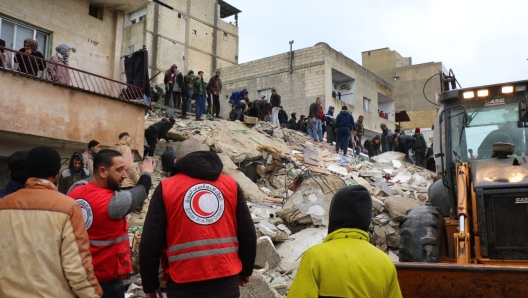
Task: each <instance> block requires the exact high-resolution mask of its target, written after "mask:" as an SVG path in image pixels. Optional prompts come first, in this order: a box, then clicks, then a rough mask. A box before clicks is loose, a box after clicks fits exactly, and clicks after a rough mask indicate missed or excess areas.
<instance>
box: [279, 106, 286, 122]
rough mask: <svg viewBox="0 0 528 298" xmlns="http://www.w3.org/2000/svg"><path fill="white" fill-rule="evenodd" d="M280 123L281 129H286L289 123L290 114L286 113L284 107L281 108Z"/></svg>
mask: <svg viewBox="0 0 528 298" xmlns="http://www.w3.org/2000/svg"><path fill="white" fill-rule="evenodd" d="M278 117H279V123H280V126H281V127H285V126H286V122H288V114H287V113H286V111H285V110H284V108H283V107H282V106H279V115H278Z"/></svg>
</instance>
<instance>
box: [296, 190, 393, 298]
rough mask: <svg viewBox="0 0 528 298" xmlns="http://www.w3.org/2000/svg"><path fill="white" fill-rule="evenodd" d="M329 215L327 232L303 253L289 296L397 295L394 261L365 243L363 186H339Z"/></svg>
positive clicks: (367, 203) (367, 209) (368, 205)
mask: <svg viewBox="0 0 528 298" xmlns="http://www.w3.org/2000/svg"><path fill="white" fill-rule="evenodd" d="M329 217H330V218H329V225H328V236H326V238H325V239H324V240H323V243H321V244H316V245H314V246H312V247H311V248H309V249H308V250H307V251H306V252H305V253H304V255H303V257H302V260H301V264H300V266H299V269H298V270H297V275H296V276H295V279H294V280H293V285H292V287H291V288H290V291H289V292H288V298H296V297H373V298H374V297H375V298H382V297H387V298H399V297H402V294H401V290H400V285H399V283H398V275H397V274H396V267H395V266H394V264H393V263H392V261H391V259H390V258H389V256H387V255H386V254H385V253H384V252H383V251H381V250H380V249H378V248H376V247H375V246H374V245H372V244H370V240H369V238H370V236H369V234H368V229H369V226H370V223H371V219H372V198H371V196H370V194H369V192H368V190H367V189H366V188H365V187H363V186H361V185H352V186H347V187H345V188H342V189H341V190H339V191H338V192H337V193H336V194H335V195H334V197H333V198H332V202H331V204H330V211H329Z"/></svg>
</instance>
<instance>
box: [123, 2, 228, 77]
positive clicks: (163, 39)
mask: <svg viewBox="0 0 528 298" xmlns="http://www.w3.org/2000/svg"><path fill="white" fill-rule="evenodd" d="M165 2H166V3H167V4H168V5H171V6H172V7H174V10H169V9H167V8H164V7H162V6H160V7H159V18H158V44H157V46H154V44H153V34H154V21H155V18H154V10H155V5H156V4H154V3H152V4H149V5H148V8H147V17H146V28H145V31H146V34H145V37H144V38H143V39H142V41H141V42H139V41H138V42H137V43H136V45H137V46H135V48H136V50H138V49H140V48H141V47H142V45H143V44H145V45H146V46H147V49H148V50H149V61H150V66H151V68H150V72H151V74H152V75H153V74H156V73H157V72H158V71H161V72H165V70H167V69H168V68H169V67H170V66H171V65H172V64H176V65H178V69H179V70H180V71H182V72H184V73H187V72H188V71H189V70H190V69H192V70H194V71H195V73H197V71H198V70H202V71H204V78H205V79H206V80H209V78H210V77H211V76H212V75H213V74H214V71H215V70H214V69H213V65H214V63H213V62H214V60H213V53H214V36H213V32H214V23H215V22H214V21H215V5H214V3H215V1H214V0H193V1H190V0H187V1H180V0H166V1H165ZM216 9H219V6H218V7H216ZM179 14H180V15H184V18H179V17H178V15H179ZM219 16H220V13H219V12H218V17H219ZM136 25H137V24H135V25H132V26H136ZM217 28H218V38H217V43H216V45H217V46H216V48H217V50H216V56H217V59H216V68H220V67H222V68H224V67H228V66H231V65H233V64H236V63H237V61H238V27H236V26H234V25H231V24H229V23H226V22H225V21H223V20H221V19H217ZM224 33H227V40H225V39H224ZM129 43H130V44H131V43H132V40H131V38H127V37H126V36H125V40H124V44H125V45H127V47H123V51H124V52H123V54H127V52H125V51H127V50H128V44H129ZM156 49H157V55H153V53H152V51H154V50H156ZM154 56H157V61H153V59H154ZM156 65H157V68H156V67H155V66H156ZM122 71H124V69H123V70H122ZM154 83H156V84H162V83H163V75H162V74H160V75H159V76H158V77H156V79H154Z"/></svg>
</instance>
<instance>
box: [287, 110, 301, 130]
mask: <svg viewBox="0 0 528 298" xmlns="http://www.w3.org/2000/svg"><path fill="white" fill-rule="evenodd" d="M296 116H297V113H291V118H290V120H288V122H287V123H286V128H289V129H292V130H299V128H298V126H297V117H296Z"/></svg>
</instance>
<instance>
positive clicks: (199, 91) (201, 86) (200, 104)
mask: <svg viewBox="0 0 528 298" xmlns="http://www.w3.org/2000/svg"><path fill="white" fill-rule="evenodd" d="M203 74H204V73H203V71H201V70H200V71H199V72H198V76H197V77H196V78H195V79H194V81H193V95H194V97H195V100H196V101H195V105H196V111H195V114H196V119H195V121H200V120H201V119H202V114H204V113H205V99H206V98H207V88H206V87H205V82H204V79H203Z"/></svg>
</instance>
